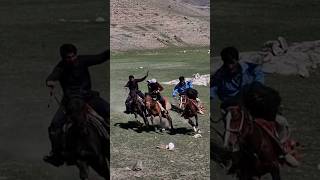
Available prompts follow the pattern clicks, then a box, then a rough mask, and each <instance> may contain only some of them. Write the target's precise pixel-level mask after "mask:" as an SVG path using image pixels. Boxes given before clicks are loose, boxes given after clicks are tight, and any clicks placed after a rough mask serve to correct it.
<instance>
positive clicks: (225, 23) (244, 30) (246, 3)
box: [211, 0, 320, 180]
mask: <svg viewBox="0 0 320 180" xmlns="http://www.w3.org/2000/svg"><path fill="white" fill-rule="evenodd" d="M319 7H320V2H319V1H315V0H307V1H302V0H295V1H288V0H284V1H277V0H268V1H266V0H263V1H259V2H257V1H253V0H241V1H237V2H235V1H220V0H218V1H215V2H214V9H213V14H212V15H213V25H214V30H213V31H214V33H213V34H212V36H213V38H214V40H213V42H214V43H213V45H214V48H215V50H216V51H215V52H216V54H215V55H218V53H219V52H220V51H221V49H222V48H223V47H225V46H227V45H234V46H236V47H238V48H239V49H240V51H253V50H259V49H260V47H261V45H262V44H263V43H264V42H265V41H267V40H272V39H275V38H277V37H278V36H280V35H281V36H283V37H285V38H287V39H288V41H289V42H299V41H306V40H318V39H320V35H319V33H318V32H319V30H320V23H319V22H320V14H319V13H318V12H317V9H319ZM319 75H320V71H319V70H317V71H314V72H313V73H312V74H311V77H310V78H308V79H303V78H300V77H298V76H281V75H276V74H273V75H270V74H267V75H266V84H267V85H269V86H271V87H273V88H275V89H277V90H279V92H280V95H281V96H282V99H283V104H284V106H285V108H284V115H285V116H286V117H287V119H288V121H289V123H290V125H291V128H292V136H293V137H294V138H295V139H297V140H298V141H299V142H301V143H302V145H303V146H304V149H303V151H302V153H303V155H304V157H303V160H302V166H301V167H299V168H296V169H292V168H287V167H284V168H282V171H281V174H282V177H283V179H284V180H289V179H290V180H300V179H314V180H316V179H319V176H320V171H319V169H318V167H317V166H318V164H319V159H320V154H319V145H320V144H319V142H320V141H319V122H318V118H319V116H320V114H319V112H320V111H319V110H320V108H319V102H318V100H317V99H318V97H319V96H320V93H319V87H320V83H319V80H320V79H319V77H320V76H319ZM212 109H213V112H212V114H213V115H216V116H213V117H214V118H218V115H219V112H218V102H215V103H214V104H213V105H212ZM215 126H217V127H218V126H219V125H215ZM211 135H212V138H211V141H212V142H218V141H219V139H218V138H217V136H216V135H215V134H214V133H212V134H211ZM212 150H214V149H212ZM211 178H212V179H234V178H232V177H230V176H227V175H225V171H224V170H223V169H221V168H220V167H219V166H217V164H216V163H215V162H213V161H211ZM265 179H269V177H265Z"/></svg>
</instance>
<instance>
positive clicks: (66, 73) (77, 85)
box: [44, 44, 110, 166]
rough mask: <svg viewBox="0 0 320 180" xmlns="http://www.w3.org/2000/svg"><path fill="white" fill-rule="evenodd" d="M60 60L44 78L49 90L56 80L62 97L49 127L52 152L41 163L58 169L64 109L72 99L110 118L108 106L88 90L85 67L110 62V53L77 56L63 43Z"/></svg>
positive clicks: (61, 150) (61, 158)
mask: <svg viewBox="0 0 320 180" xmlns="http://www.w3.org/2000/svg"><path fill="white" fill-rule="evenodd" d="M60 55H61V58H62V60H61V61H60V62H59V63H58V64H57V65H56V66H55V68H54V70H53V71H52V73H51V74H50V75H49V76H48V78H47V79H46V85H47V87H49V88H51V89H52V90H53V89H54V87H55V86H56V83H57V82H58V81H59V83H60V85H61V87H62V91H63V98H62V101H61V103H60V107H59V109H58V110H57V112H56V114H55V116H54V118H53V119H52V122H51V124H50V126H49V128H48V131H49V138H50V141H51V145H52V150H51V153H50V155H49V156H45V157H44V161H46V162H48V163H50V164H52V165H54V166H60V165H62V164H63V163H64V159H63V155H62V153H63V151H64V144H63V141H64V139H63V130H62V128H63V125H64V124H65V122H66V120H67V118H66V113H68V114H73V112H67V111H68V109H69V108H67V107H68V106H69V104H70V102H71V101H72V99H73V98H75V97H76V98H81V99H82V100H83V101H84V102H86V103H88V104H89V105H90V106H91V107H92V108H93V109H94V110H95V111H96V112H97V113H98V114H99V115H100V116H101V117H102V118H104V119H105V120H107V119H108V118H109V114H110V113H109V104H108V103H107V102H106V101H105V100H103V99H102V98H101V97H100V96H99V93H98V92H96V91H93V90H91V79H90V74H89V70H88V68H89V67H90V66H92V65H96V64H101V63H103V62H105V61H107V60H108V59H109V56H110V51H109V50H107V51H104V52H103V53H101V54H98V55H79V56H78V55H77V48H76V47H75V46H74V45H73V44H63V45H62V46H61V47H60Z"/></svg>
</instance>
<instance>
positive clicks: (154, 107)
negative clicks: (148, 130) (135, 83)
mask: <svg viewBox="0 0 320 180" xmlns="http://www.w3.org/2000/svg"><path fill="white" fill-rule="evenodd" d="M163 98H164V100H165V102H166V106H165V111H162V110H161V107H160V102H159V101H157V100H155V99H153V97H152V96H151V94H149V93H146V94H145V99H144V103H145V106H146V110H147V111H148V113H149V115H150V119H151V123H152V125H153V119H154V117H156V116H158V117H159V119H160V124H161V122H162V117H164V118H166V119H167V120H168V121H169V124H170V128H171V130H173V129H174V128H173V125H172V119H171V117H170V115H169V111H168V110H170V109H171V104H170V103H169V101H168V99H167V98H166V97H163Z"/></svg>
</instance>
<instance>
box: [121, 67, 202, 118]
mask: <svg viewBox="0 0 320 180" xmlns="http://www.w3.org/2000/svg"><path fill="white" fill-rule="evenodd" d="M148 74H149V71H148V72H147V74H146V75H145V76H144V77H142V78H140V79H135V78H134V76H133V75H130V76H129V81H128V82H127V84H126V85H125V87H126V88H128V89H129V90H130V91H135V93H136V94H137V95H138V96H139V97H140V98H141V99H142V100H143V99H144V98H145V94H144V93H142V92H141V91H140V90H139V85H138V83H139V82H143V81H144V80H145V79H146V78H147V77H148ZM147 86H148V94H149V95H151V97H153V99H155V100H156V101H157V102H158V103H159V105H160V107H161V110H162V111H166V109H167V107H166V101H165V98H164V97H163V96H162V95H161V92H162V91H163V90H164V88H163V86H162V85H161V84H160V83H159V82H157V80H156V79H154V78H153V79H149V80H147ZM130 94H131V93H129V95H128V97H127V99H126V101H125V106H126V110H125V111H124V113H126V114H130V113H132V107H131V100H132V97H131V96H130ZM177 95H178V96H182V95H185V96H187V98H190V99H193V100H195V101H196V102H197V106H198V113H200V114H204V112H203V111H202V109H201V108H200V107H199V106H200V99H199V98H198V91H197V90H195V89H193V85H192V81H185V78H184V77H183V76H180V77H179V83H178V84H177V85H176V86H175V87H174V89H173V92H172V97H173V98H175V99H177Z"/></svg>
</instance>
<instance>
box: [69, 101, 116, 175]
mask: <svg viewBox="0 0 320 180" xmlns="http://www.w3.org/2000/svg"><path fill="white" fill-rule="evenodd" d="M67 119H68V120H67V122H66V124H65V125H64V128H63V129H64V134H65V143H64V144H65V152H64V153H63V154H64V160H65V161H66V163H67V165H76V166H77V167H78V168H79V171H80V178H81V180H88V173H89V166H90V167H92V169H94V170H95V171H96V172H97V173H98V174H99V175H100V176H102V177H103V178H104V179H109V176H110V171H109V167H110V166H109V161H110V143H109V131H110V127H109V123H108V121H109V120H105V119H103V118H102V117H101V116H99V115H98V114H97V113H96V112H95V111H94V110H93V109H92V108H91V107H90V106H89V105H88V104H86V103H85V102H83V100H82V99H72V100H70V103H69V105H68V106H67Z"/></svg>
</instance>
